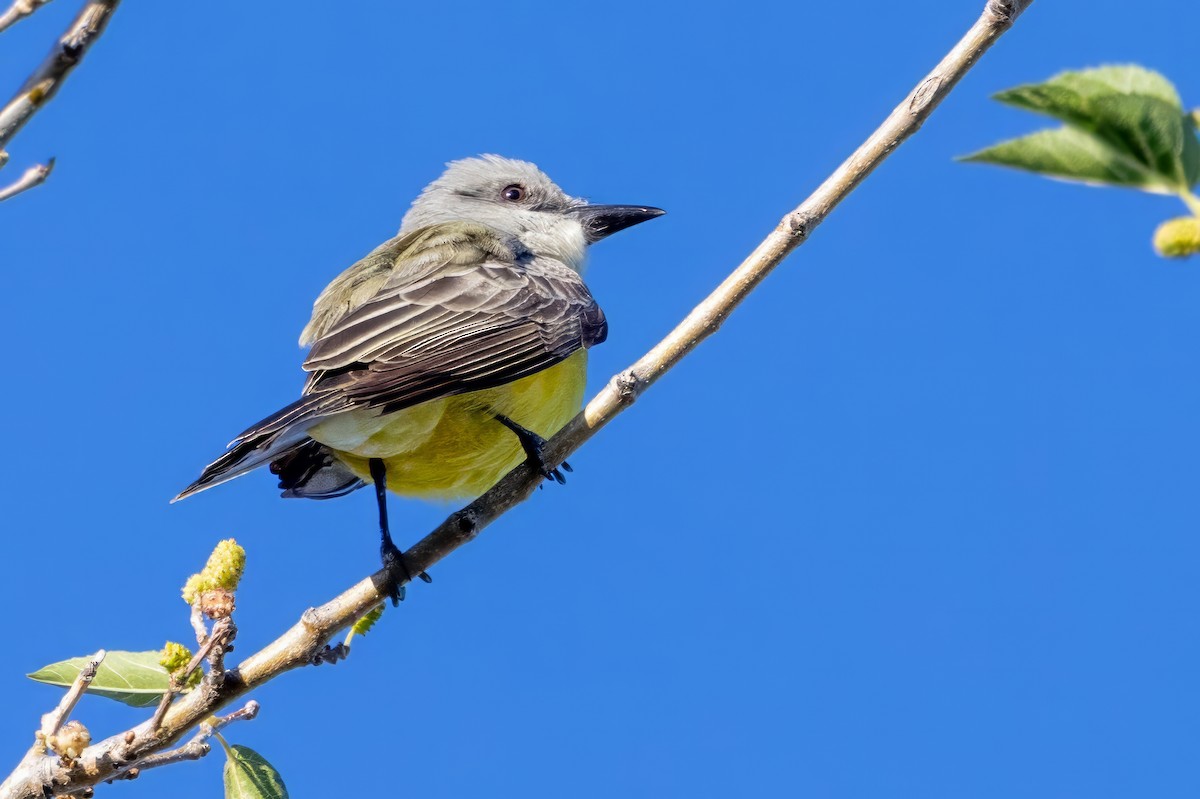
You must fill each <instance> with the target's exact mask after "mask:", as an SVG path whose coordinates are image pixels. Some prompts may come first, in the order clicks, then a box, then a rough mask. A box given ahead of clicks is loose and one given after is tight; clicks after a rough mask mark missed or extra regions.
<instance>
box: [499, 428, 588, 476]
mask: <svg viewBox="0 0 1200 799" xmlns="http://www.w3.org/2000/svg"><path fill="white" fill-rule="evenodd" d="M496 420H497V421H498V422H500V424H502V425H504V426H505V427H507V428H508V429H509V430H511V431H513V433H514V434H515V435H516V436H517V440H518V441H520V442H521V449H523V450H525V463H526V464H528V465H529V468H530V469H533V471H534V472H536V473H537V474H540V475H541V476H542V477H544V478H546V479H547V480H549V481H551V482H554V483H558V484H559V485H566V484H567V477H566V475H564V474H563V472H572V471H574V469H572V468H571V464H569V463H567V462H566V461H563V462H562V463H560V464H559V465H558V466H557V467H555V468H553V469H552V468H550V465H549V464H548V463H546V459H545V457H543V455H542V448H543V447H544V446H546V439H544V438H542V437H541V436H539V435H538V434H537V433H535V432H533V431H532V430H527V429H526V428H524V427H522V426H521V425H519V424H517V423H516V422H514V421H513V420H512V419H509V418H508V417H507V416H499V415H498V416H496Z"/></svg>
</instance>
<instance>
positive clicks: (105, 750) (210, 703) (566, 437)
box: [0, 0, 1032, 799]
mask: <svg viewBox="0 0 1200 799" xmlns="http://www.w3.org/2000/svg"><path fill="white" fill-rule="evenodd" d="M1031 3H1032V0H988V2H987V4H986V6H985V8H984V10H983V14H982V15H981V16H980V17H979V19H978V20H977V21H976V22H975V24H974V25H972V26H971V28H970V30H968V31H967V33H966V35H965V36H964V37H963V38H962V40H961V41H959V43H958V44H957V45H955V46H954V48H953V49H952V50H951V51H950V52H949V54H947V55H946V57H945V58H943V59H942V61H941V63H939V64H938V65H937V67H935V68H934V70H933V71H932V72H931V73H929V75H928V76H926V77H925V78H924V79H922V80H921V82H920V83H918V84H917V87H916V88H915V89H913V91H912V92H911V93H910V94H909V95H908V97H906V98H905V99H904V101H903V102H902V103H901V104H900V105H899V106H897V107H896V109H895V110H894V111H892V113H891V115H889V116H888V118H887V119H886V120H884V122H883V124H882V125H880V126H879V128H878V129H877V130H876V131H875V132H874V133H873V134H871V136H870V137H869V138H868V139H867V140H866V141H865V142H864V143H863V144H862V145H861V146H860V147H859V148H858V149H857V150H855V151H854V153H853V154H852V155H851V156H850V157H849V158H848V159H846V161H845V162H844V163H843V164H842V165H841V166H840V167H838V169H837V170H836V171H835V172H834V173H833V175H831V176H830V177H829V178H828V179H827V180H826V181H825V182H824V183H822V184H821V185H820V186H819V187H818V188H817V190H816V191H815V192H813V194H812V195H811V196H810V197H809V198H808V199H807V200H805V201H804V202H803V203H801V204H800V205H799V206H798V207H797V208H796V209H794V210H793V211H792V212H790V213H789V214H787V215H786V216H785V217H784V218H783V219H782V221H780V223H779V224H778V225H777V226H776V228H775V229H774V230H773V231H772V232H771V233H770V235H768V236H767V238H766V239H764V240H763V242H762V243H761V244H759V245H758V247H757V248H756V249H755V250H754V252H752V253H751V254H750V255H749V256H748V257H747V258H746V260H745V261H743V262H742V263H741V265H740V266H738V267H737V269H735V270H734V271H733V273H732V274H731V275H730V276H729V277H728V278H726V279H725V281H724V282H723V283H721V285H720V286H718V287H717V288H716V290H715V291H713V293H712V294H710V295H709V296H708V298H707V299H705V300H704V301H703V302H702V303H700V305H698V306H697V307H696V308H695V310H693V311H692V312H691V313H690V314H688V316H687V317H686V318H685V319H684V320H683V321H682V322H681V323H680V324H679V325H678V326H677V327H676V328H675V329H674V330H673V331H671V333H670V334H669V335H668V336H667V337H666V338H664V339H663V340H662V341H661V342H659V343H658V344H657V345H656V346H655V347H654V348H653V349H652V350H650V352H648V353H646V355H644V356H643V357H642V358H640V359H639V360H638V361H637V362H636V363H634V364H633V365H632V366H630V367H629V368H628V369H626V370H624V371H623V372H621V373H620V374H618V375H617V376H615V377H614V378H613V379H612V381H610V383H609V385H608V386H607V387H605V388H604V389H603V390H602V391H601V392H600V393H599V394H598V395H596V397H595V398H593V399H592V401H591V402H589V403H588V405H587V407H586V408H585V409H584V411H583V412H582V413H581V414H580V415H579V416H577V417H575V419H573V420H572V421H571V422H570V423H569V424H568V425H567V426H566V427H565V428H564V429H563V430H562V431H560V432H559V433H558V434H557V435H555V436H554V437H553V438H552V439H550V441H549V442H547V445H546V448H545V450H544V456H545V459H546V463H547V465H550V466H554V465H557V464H559V463H561V462H562V460H563V459H564V458H566V457H567V456H569V455H570V454H571V453H572V452H574V451H575V450H576V449H578V448H579V447H580V446H582V445H583V443H584V442H586V441H587V440H588V439H590V438H591V437H592V436H593V435H595V434H596V432H597V431H598V430H600V428H602V427H604V426H605V425H606V424H608V423H609V422H610V421H612V419H614V418H615V417H616V416H617V414H619V413H621V411H623V410H624V409H625V408H627V407H629V406H630V405H631V404H633V402H634V400H636V399H637V397H638V396H639V395H640V394H641V393H642V392H643V391H645V390H646V389H647V388H649V387H650V386H651V385H652V384H653V383H654V382H655V381H656V380H658V379H659V378H660V377H661V376H662V375H663V374H665V373H666V372H667V371H668V370H670V369H671V368H672V367H673V366H675V364H677V363H678V362H679V361H680V360H682V359H683V358H684V356H686V355H687V354H688V353H689V352H691V351H692V350H693V349H695V348H696V346H697V345H698V344H699V343H700V341H702V340H703V339H705V338H707V337H708V336H710V335H712V334H713V333H715V332H716V331H717V329H718V328H719V327H720V326H721V324H722V322H724V321H725V319H726V318H727V317H728V316H729V314H730V313H731V312H732V311H733V309H734V308H736V307H737V305H738V304H739V303H740V302H741V301H742V300H743V299H745V297H746V296H747V295H748V294H749V293H750V292H751V291H753V289H754V288H755V287H756V286H757V285H758V284H759V283H760V282H762V280H763V278H765V277H766V276H767V275H768V274H769V273H770V272H771V271H772V270H773V269H774V268H775V267H776V266H778V265H779V264H780V263H781V262H782V261H783V259H784V258H785V257H786V256H787V255H788V254H789V253H791V252H792V251H793V250H794V249H795V248H796V247H798V246H799V245H800V244H802V243H803V242H804V241H805V240H806V239H807V238H808V236H809V235H810V234H811V233H812V231H813V230H815V229H816V227H817V226H818V225H819V224H820V223H821V222H823V221H824V220H825V218H826V217H827V216H828V215H829V213H830V212H831V211H832V210H833V209H834V208H835V207H836V206H837V205H838V203H840V202H841V201H842V200H843V199H844V198H845V197H846V196H847V195H848V194H849V193H850V192H851V191H853V190H854V189H855V187H857V186H858V185H859V184H860V183H861V182H862V181H863V180H864V179H865V178H866V177H867V175H869V174H870V173H871V172H872V171H873V170H874V169H875V168H876V167H877V166H879V164H881V163H882V162H883V161H884V159H886V158H887V156H888V155H890V154H891V153H892V152H893V151H894V150H895V149H896V148H897V147H898V146H899V145H900V143H901V142H903V141H904V140H905V139H907V138H908V137H909V136H911V135H912V134H913V133H915V132H916V131H917V130H918V129H919V128H920V127H921V124H922V123H923V122H924V121H925V119H926V118H928V116H929V115H930V113H932V111H933V109H934V108H936V107H937V105H938V103H940V102H941V101H942V100H943V99H944V98H945V97H946V95H947V94H949V93H950V90H951V89H953V88H954V86H955V84H957V83H958V81H959V80H960V79H961V78H962V76H963V75H965V74H966V73H967V71H968V70H970V68H971V67H972V66H973V65H974V64H975V62H976V61H977V60H978V59H979V57H980V56H981V55H983V53H984V52H985V51H986V50H987V49H988V48H989V47H991V45H992V44H993V43H994V42H995V41H996V39H997V38H998V37H999V36H1000V35H1001V34H1003V33H1004V32H1005V31H1007V30H1008V29H1009V28H1010V27H1012V24H1013V22H1014V21H1015V20H1016V18H1017V17H1018V16H1019V15H1020V14H1021V12H1023V11H1024V10H1025V9H1026V8H1028V7H1029V5H1030V4H1031ZM541 481H542V477H541V475H539V474H536V473H534V472H533V471H532V470H531V469H529V468H528V467H527V466H524V465H522V466H519V467H517V468H516V469H514V470H513V471H512V472H510V473H509V474H508V475H506V476H505V477H504V478H503V479H501V480H500V482H499V483H497V484H496V485H495V486H493V487H492V488H491V489H489V490H488V491H487V493H485V494H484V495H483V496H481V497H479V498H478V499H477V500H475V501H474V502H472V503H471V504H469V505H467V506H466V507H465V508H463V509H461V510H459V511H457V512H456V513H453V514H451V515H450V517H449V518H448V519H446V521H444V522H443V523H442V524H441V525H440V526H439V527H438V528H437V529H435V530H434V531H433V532H432V533H430V534H429V535H427V536H426V537H425V538H424V539H422V540H421V541H420V542H418V543H417V544H416V545H415V546H414V547H413V548H412V549H410V550H409V551H408V552H406V553H405V555H404V559H405V560H406V561H407V566H408V568H409V570H410V571H411V572H412V573H413V574H417V573H420V572H421V571H423V570H425V569H428V568H429V567H431V566H433V565H434V564H435V563H437V562H438V561H440V560H441V559H443V558H444V557H446V556H447V555H449V554H450V553H451V552H453V551H454V550H455V549H457V548H458V547H460V546H462V545H463V544H465V543H467V542H468V541H470V540H471V539H473V538H474V537H475V536H476V535H478V534H479V532H480V531H481V530H482V529H483V528H484V527H486V526H487V525H488V524H490V523H491V522H492V521H494V520H495V519H496V518H497V517H499V516H500V515H501V514H503V513H504V512H506V511H508V510H509V509H511V508H512V507H514V506H515V505H517V504H518V503H520V502H521V501H523V500H525V499H526V498H528V497H529V495H530V494H531V493H532V492H533V490H534V489H535V488H536V487H537V485H538V484H539V483H540V482H541ZM388 577H389V575H388V574H387V572H386V570H381V571H379V572H376V573H375V574H373V575H371V576H370V577H368V578H366V579H364V580H362V581H361V582H359V583H358V584H357V585H354V586H352V587H351V588H350V589H348V590H347V591H345V592H344V593H343V594H341V595H340V596H338V597H336V598H334V599H332V600H330V601H329V602H327V603H325V604H324V605H321V606H320V607H317V608H310V609H309V610H307V611H305V613H304V614H303V615H302V616H301V618H300V621H299V622H297V623H296V624H295V625H294V626H293V627H292V628H291V629H290V630H288V631H287V632H285V633H284V634H283V635H282V636H280V637H279V638H277V639H276V640H275V641H273V642H272V643H270V644H268V645H267V646H266V647H264V648H263V649H261V650H260V651H258V652H256V653H254V654H253V655H251V656H250V657H248V658H246V659H245V660H244V661H243V662H242V663H241V664H239V666H238V667H237V668H236V669H233V670H230V671H229V672H227V673H226V678H225V681H224V682H223V683H222V684H221V685H220V686H219V687H217V686H211V687H210V686H206V687H205V688H204V689H202V690H196V691H192V692H191V693H189V694H187V695H185V696H182V697H180V698H179V700H178V701H176V702H175V703H174V704H173V705H172V706H171V708H170V710H169V711H168V712H167V713H166V715H165V717H164V718H163V719H162V726H161V728H160V729H159V730H158V731H157V736H155V735H150V734H148V733H149V725H150V722H144V723H143V724H141V725H139V726H138V727H136V728H135V729H134V730H132V731H130V732H129V733H126V734H124V735H117V736H113V737H111V738H108V739H105V740H103V741H100V742H98V743H96V744H94V745H92V746H90V747H89V748H88V749H87V750H86V751H85V752H84V753H83V755H82V756H80V757H79V758H77V759H76V760H75V761H74V762H73V764H71V765H70V766H64V765H61V764H57V763H47V762H46V759H45V758H43V759H41V760H39V759H37V758H32V757H31V755H27V756H26V759H25V760H24V761H22V763H21V764H20V765H19V766H18V767H17V770H16V771H14V772H13V774H12V775H10V776H9V778H8V779H7V780H6V781H5V782H4V784H3V785H0V799H40V797H41V796H42V790H43V787H44V786H48V785H51V784H53V785H54V786H55V790H56V791H58V792H60V793H68V792H77V791H79V790H82V789H83V788H84V786H89V785H94V784H96V783H97V782H99V781H101V780H106V779H111V778H113V776H114V775H116V774H118V773H119V772H120V771H121V769H122V768H127V767H128V764H130V763H132V762H136V761H138V760H142V759H144V758H146V757H147V756H149V755H151V754H153V753H154V752H157V751H161V750H162V749H163V748H165V747H166V746H169V745H171V744H172V743H174V742H176V741H178V740H180V739H181V738H182V737H183V736H184V735H185V734H186V733H187V732H188V730H190V729H192V728H194V727H196V726H197V725H198V724H200V723H201V722H203V721H204V720H205V719H207V718H208V717H209V716H211V715H212V713H213V712H215V711H216V710H218V709H220V708H222V707H224V706H226V705H228V704H229V703H230V702H233V701H234V700H235V699H237V698H238V697H240V696H242V695H244V694H245V693H246V692H248V691H250V690H252V689H253V688H255V687H257V686H259V685H262V684H263V683H265V682H267V681H269V680H272V679H274V678H275V677H277V676H279V675H280V674H282V673H283V672H285V671H288V670H291V669H294V668H298V667H300V666H304V665H306V664H309V663H312V662H313V660H314V657H315V656H316V655H317V654H318V653H320V652H322V651H323V650H324V647H325V645H326V644H327V643H328V641H329V640H330V639H331V638H332V636H333V635H334V634H335V633H337V632H338V631H339V630H341V629H343V628H345V627H347V626H348V625H350V624H352V623H353V622H354V621H355V620H357V619H358V618H359V617H361V616H362V615H364V614H365V613H367V612H368V611H370V610H371V609H372V608H374V607H375V606H377V605H378V604H380V602H382V601H384V600H385V599H386V598H387V591H386V586H387V583H388ZM122 764H125V765H124V766H123V765H122Z"/></svg>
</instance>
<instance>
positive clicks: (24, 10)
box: [0, 0, 50, 33]
mask: <svg viewBox="0 0 1200 799" xmlns="http://www.w3.org/2000/svg"><path fill="white" fill-rule="evenodd" d="M49 2H50V0H13V3H12V5H11V6H9V7H8V8H7V9H5V11H4V13H2V14H0V33H3V32H4V31H5V30H7V29H8V28H10V27H12V26H13V25H15V24H17V23H18V22H20V21H21V20H23V19H25V17H27V16H29V15H30V14H32V13H33V12H34V11H37V10H38V9H39V8H41V7H42V6H44V5H46V3H49Z"/></svg>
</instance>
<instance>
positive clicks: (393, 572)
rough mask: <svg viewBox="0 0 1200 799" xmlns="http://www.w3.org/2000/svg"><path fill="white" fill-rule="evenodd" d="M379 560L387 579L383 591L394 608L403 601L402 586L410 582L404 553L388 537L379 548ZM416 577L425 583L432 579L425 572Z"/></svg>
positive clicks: (411, 576)
mask: <svg viewBox="0 0 1200 799" xmlns="http://www.w3.org/2000/svg"><path fill="white" fill-rule="evenodd" d="M379 559H380V561H382V563H383V568H384V569H386V570H387V573H388V578H389V582H388V584H387V585H386V586H385V591H386V593H387V595H388V598H389V599H391V600H392V606H393V607H395V606H397V605H399V604H400V603H401V602H403V601H404V595H405V590H404V584H405V583H411V582H412V579H413V574H412V571H411V570H410V569H409V568H408V561H407V560H405V558H404V553H403V552H401V551H400V548H399V547H397V546H396V545H395V544H393V543H392V542H391V540H390V537H389V540H386V541H384V542H383V544H382V545H381V546H380V547H379ZM417 577H420V578H421V580H423V581H424V582H427V583H432V582H433V578H432V577H430V576H429V575H428V574H426V573H425V572H421V573H420V574H418V575H417Z"/></svg>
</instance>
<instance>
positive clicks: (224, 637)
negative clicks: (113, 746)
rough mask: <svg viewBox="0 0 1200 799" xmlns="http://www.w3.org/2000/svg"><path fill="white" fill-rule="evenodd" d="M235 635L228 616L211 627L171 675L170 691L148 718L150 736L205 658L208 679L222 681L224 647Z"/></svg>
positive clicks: (218, 682)
mask: <svg viewBox="0 0 1200 799" xmlns="http://www.w3.org/2000/svg"><path fill="white" fill-rule="evenodd" d="M235 635H237V627H235V626H234V624H233V619H232V618H229V617H228V616H227V617H225V618H223V619H221V620H220V621H218V622H217V623H216V624H214V625H213V631H212V635H209V636H208V637H207V638H205V639H204V642H203V643H202V644H201V645H200V648H199V649H197V650H196V654H194V655H192V659H191V661H190V662H189V663H188V664H187V666H186V667H185V668H184V669H183V670H182V671H180V672H179V673H178V674H174V675H172V677H171V687H170V689H169V690H168V691H167V692H166V693H164V694H163V695H162V699H161V700H159V703H158V707H157V708H156V709H155V710H154V715H153V716H151V717H150V734H151V735H155V734H156V733H157V732H158V729H159V726H160V725H161V724H162V720H163V717H164V716H165V715H166V714H167V708H169V707H171V702H172V701H173V700H174V699H175V695H176V694H178V693H179V692H180V691H181V690H183V687H184V686H185V685H187V681H188V678H189V677H191V676H192V672H194V671H195V670H196V669H198V668H200V664H201V663H203V662H204V660H205V658H208V659H209V663H210V664H211V666H212V671H210V672H209V677H210V678H212V679H213V680H214V682H216V683H217V684H220V683H221V682H223V681H224V677H225V669H224V665H223V661H222V659H223V658H224V653H225V645H226V644H228V643H229V642H230V641H232V640H233V638H234V636H235Z"/></svg>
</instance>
